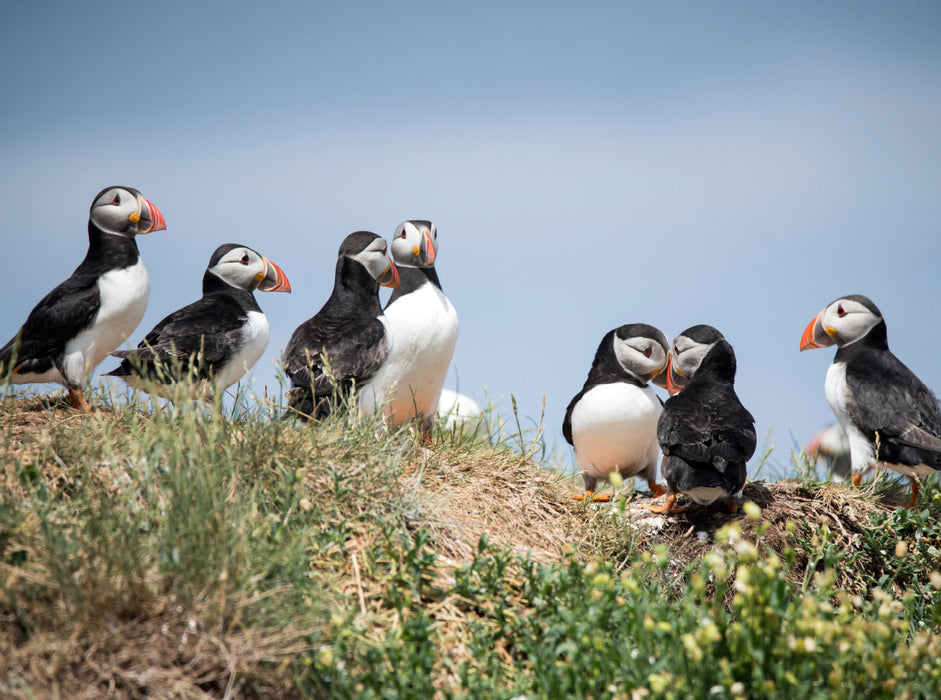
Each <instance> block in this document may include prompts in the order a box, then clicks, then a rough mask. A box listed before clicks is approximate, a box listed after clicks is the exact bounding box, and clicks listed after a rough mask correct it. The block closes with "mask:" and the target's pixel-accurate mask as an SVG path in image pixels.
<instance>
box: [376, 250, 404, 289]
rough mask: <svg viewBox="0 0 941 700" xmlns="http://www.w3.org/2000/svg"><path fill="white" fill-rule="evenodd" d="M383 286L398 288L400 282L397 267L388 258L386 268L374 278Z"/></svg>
mask: <svg viewBox="0 0 941 700" xmlns="http://www.w3.org/2000/svg"><path fill="white" fill-rule="evenodd" d="M376 281H377V282H378V283H379V284H381V285H382V286H383V287H389V288H391V289H398V288H399V285H400V284H401V280H400V279H399V268H397V267H396V266H395V263H394V262H393V261H392V259H391V258H389V267H388V268H386V271H385V272H383V273H382V274H381V275H380V276H379V279H377V280H376Z"/></svg>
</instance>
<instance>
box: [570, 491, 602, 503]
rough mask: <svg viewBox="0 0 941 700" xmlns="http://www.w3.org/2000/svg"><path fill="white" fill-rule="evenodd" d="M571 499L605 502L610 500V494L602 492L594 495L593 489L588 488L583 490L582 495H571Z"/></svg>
mask: <svg viewBox="0 0 941 700" xmlns="http://www.w3.org/2000/svg"><path fill="white" fill-rule="evenodd" d="M572 500H575V501H592V502H593V503H606V502H607V501H610V500H611V496H609V495H608V494H606V493H604V494H601V495H600V496H596V495H595V492H594V491H591V490H588V491H585V495H584V496H572Z"/></svg>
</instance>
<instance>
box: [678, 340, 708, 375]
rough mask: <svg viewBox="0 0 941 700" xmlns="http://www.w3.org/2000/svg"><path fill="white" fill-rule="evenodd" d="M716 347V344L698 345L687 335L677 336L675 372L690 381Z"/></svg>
mask: <svg viewBox="0 0 941 700" xmlns="http://www.w3.org/2000/svg"><path fill="white" fill-rule="evenodd" d="M714 345H715V343H710V344H709V345H705V344H702V343H696V342H694V341H692V340H690V339H689V338H687V337H686V336H685V335H680V336H677V337H676V340H674V341H673V371H674V372H676V373H677V374H678V375H680V377H685V378H686V379H690V378H691V377H692V376H693V375H694V374H696V370H698V369H699V365H701V364H702V361H703V358H704V357H705V356H706V355H708V354H709V351H710V350H712V348H713V346H714Z"/></svg>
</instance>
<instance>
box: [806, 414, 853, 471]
mask: <svg viewBox="0 0 941 700" xmlns="http://www.w3.org/2000/svg"><path fill="white" fill-rule="evenodd" d="M805 453H806V455H807V460H808V461H809V462H810V464H811V466H813V465H816V463H817V460H818V459H820V458H821V457H822V458H823V460H824V461H825V462H826V470H827V476H828V477H829V478H830V479H832V480H833V481H837V482H840V481H846V479H847V478H849V476H850V442H849V439H848V438H847V437H846V431H845V430H843V426H841V425H840V424H839V423H834V424H833V425H828V426H827V427H826V428H822V429H820V430H818V431H817V432H816V433H814V435H813V437H812V438H810V442H808V443H807V447H806V449H805Z"/></svg>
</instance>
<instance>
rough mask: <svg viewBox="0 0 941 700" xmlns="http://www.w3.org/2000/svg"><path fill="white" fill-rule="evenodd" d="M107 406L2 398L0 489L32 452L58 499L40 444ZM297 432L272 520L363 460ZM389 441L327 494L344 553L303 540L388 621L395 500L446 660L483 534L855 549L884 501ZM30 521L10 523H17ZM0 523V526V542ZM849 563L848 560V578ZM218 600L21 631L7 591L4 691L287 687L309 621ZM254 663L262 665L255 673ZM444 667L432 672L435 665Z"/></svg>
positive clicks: (599, 542)
mask: <svg viewBox="0 0 941 700" xmlns="http://www.w3.org/2000/svg"><path fill="white" fill-rule="evenodd" d="M119 420H124V421H127V420H134V421H138V422H140V423H141V424H143V423H144V422H146V421H147V420H148V417H147V416H141V415H137V416H136V417H133V418H130V417H128V416H127V415H122V416H118V415H114V416H112V415H111V414H109V413H108V412H107V411H101V412H99V413H97V414H96V415H94V416H91V417H89V416H83V415H81V414H78V413H76V412H75V411H73V410H72V409H71V408H70V407H69V406H68V404H67V403H65V402H64V401H62V400H58V399H54V400H52V401H49V400H47V399H29V400H23V399H20V400H16V401H14V402H9V401H8V402H6V403H5V404H4V406H3V409H2V410H0V435H5V436H7V439H6V442H5V446H4V448H3V449H4V452H3V453H2V454H0V458H2V459H3V464H2V465H0V489H2V490H3V492H4V493H5V494H6V496H7V498H16V497H17V496H18V495H19V494H23V495H25V494H26V490H25V488H26V487H25V485H24V483H23V480H22V475H21V474H19V473H18V471H17V468H16V467H15V465H16V464H19V465H25V464H35V465H39V469H40V472H41V474H40V476H39V478H41V479H42V480H43V481H44V482H45V484H46V487H47V488H48V489H49V490H50V491H54V492H56V493H57V494H59V497H60V498H63V499H68V498H69V493H70V490H71V489H74V488H80V487H81V485H80V484H76V483H74V476H73V470H72V469H71V468H70V467H69V465H68V464H67V463H66V462H65V461H63V460H62V459H60V458H59V457H58V455H57V453H56V451H55V449H54V444H55V443H56V441H57V440H59V441H61V440H62V435H63V433H64V432H68V431H70V430H73V429H74V430H76V431H78V430H79V429H81V428H84V429H89V428H90V427H91V428H94V426H95V425H103V424H106V423H109V422H110V421H119ZM96 422H97V423H96ZM125 429H133V426H125ZM239 430H240V429H239V427H238V426H237V424H234V425H233V427H232V439H233V440H238V439H241V436H240V434H239ZM311 435H312V433H311V431H310V430H308V429H304V428H297V429H292V430H290V431H288V432H287V433H286V435H285V436H284V437H283V438H282V439H281V440H282V441H281V445H280V449H282V450H290V452H291V454H292V456H293V457H294V458H296V459H297V460H299V462H301V463H304V464H306V465H308V466H307V467H305V468H304V469H303V470H300V471H302V472H303V484H304V489H305V492H306V494H307V496H306V499H301V500H300V502H299V503H298V505H297V506H296V507H293V506H292V508H294V510H292V511H291V512H287V513H285V514H284V519H285V522H286V521H287V520H288V519H289V518H290V517H293V516H294V515H295V514H296V510H297V509H301V510H304V509H310V508H316V507H321V503H319V502H318V501H319V500H322V498H323V494H327V493H330V492H331V488H332V484H331V483H330V479H331V476H330V475H329V474H328V471H329V470H325V469H323V468H322V467H323V465H326V464H329V465H331V466H332V468H334V469H335V470H336V469H338V470H340V471H342V472H343V473H344V475H345V477H346V478H347V479H349V480H351V481H352V480H354V479H355V478H356V477H357V475H358V474H359V473H360V472H362V471H363V470H366V469H368V468H369V465H368V464H367V463H366V461H363V460H360V459H359V458H352V459H351V460H350V461H347V462H345V461H344V460H345V459H346V458H345V457H344V448H343V440H342V436H341V437H340V438H338V439H337V440H336V441H334V442H330V441H329V440H328V441H325V440H323V439H315V438H312V437H311ZM406 442H407V440H406ZM403 445H404V443H403ZM406 448H407V449H406ZM400 454H401V463H400V469H398V471H396V472H395V478H394V480H389V481H388V482H386V481H377V480H375V479H374V480H373V481H372V482H368V481H367V486H366V487H365V488H368V489H369V491H370V492H369V493H368V494H364V495H363V497H362V498H361V499H360V498H356V497H355V496H354V497H348V498H345V499H344V500H343V502H342V503H337V504H333V505H331V507H335V508H336V510H335V512H334V513H333V514H331V515H328V516H327V517H325V518H324V521H323V527H324V528H330V527H335V526H340V525H341V524H343V523H349V524H350V525H349V534H348V537H347V539H346V541H345V543H343V545H342V549H343V551H342V552H340V551H339V550H337V551H327V552H323V553H321V554H320V555H317V556H322V557H323V561H322V563H321V564H318V563H317V561H315V560H314V559H312V561H311V566H312V567H313V568H314V569H315V579H314V581H315V585H320V586H324V587H327V588H330V589H331V590H333V591H335V594H336V597H337V599H338V600H346V601H351V602H352V603H351V604H352V606H354V607H355V608H356V609H358V611H359V614H358V619H359V620H360V623H361V624H362V626H363V628H364V629H365V634H366V635H368V636H372V637H374V638H378V637H379V636H381V635H382V634H385V633H386V632H387V631H388V630H390V629H394V628H395V627H396V626H397V625H398V624H399V622H400V620H399V619H398V615H397V613H396V612H395V611H393V610H391V609H390V608H389V606H388V604H387V600H388V592H389V591H388V586H389V583H388V581H387V580H386V579H385V577H384V575H383V571H381V570H380V568H379V566H378V565H377V564H376V561H377V557H376V552H377V551H378V550H380V549H381V547H382V542H381V538H382V536H383V535H382V533H381V532H380V531H379V529H378V528H375V527H370V524H369V521H370V514H371V512H372V511H371V509H375V508H376V507H377V505H376V504H377V503H378V504H382V503H386V504H387V505H388V508H390V509H393V510H394V509H396V508H398V509H400V512H401V518H402V520H403V521H404V523H405V524H406V528H407V529H410V530H413V531H414V530H418V529H422V530H424V531H426V532H429V533H430V545H431V547H432V548H433V549H434V551H435V552H436V555H437V564H436V567H435V571H436V577H435V580H434V581H433V582H432V585H431V586H430V587H429V588H428V590H426V591H425V592H424V593H423V597H422V602H423V604H424V605H425V606H427V610H428V613H429V615H430V616H432V617H433V618H434V619H435V620H436V621H437V622H438V624H439V626H440V629H441V634H442V637H443V638H444V639H446V640H450V641H451V642H452V643H453V644H454V645H455V646H454V649H453V658H454V659H460V658H462V657H463V656H464V654H465V652H464V651H463V649H462V646H461V641H460V631H461V630H462V629H463V628H464V627H465V626H466V624H467V622H468V621H469V619H471V618H472V617H476V616H479V615H480V614H481V613H480V611H475V610H471V609H468V608H467V607H466V606H465V605H464V604H463V603H462V601H461V600H457V599H455V598H454V597H453V596H448V595H447V591H448V589H449V585H450V584H451V583H452V582H453V576H452V574H453V572H454V571H455V569H456V568H457V567H460V566H462V565H464V564H467V563H468V562H470V561H471V560H472V559H473V557H474V556H475V554H476V553H477V548H478V542H479V540H480V539H481V537H483V536H485V537H486V538H487V539H488V540H489V542H490V543H491V544H495V545H497V546H498V547H501V548H506V549H508V550H510V551H512V552H515V553H518V554H521V555H526V556H528V557H529V558H531V559H532V560H535V561H538V562H541V563H546V564H551V563H553V562H557V561H561V560H563V559H564V558H565V557H567V556H568V555H569V554H570V553H571V552H572V551H573V549H574V550H575V551H576V552H578V553H580V554H582V555H584V556H585V558H586V559H587V558H588V557H592V556H596V555H597V554H598V553H599V552H601V553H603V554H604V555H606V556H609V557H613V558H617V560H619V561H622V562H623V563H624V565H625V566H627V565H629V564H630V561H631V559H632V557H633V556H634V551H635V550H636V549H637V548H640V549H650V548H653V547H655V546H657V545H667V546H669V549H670V556H671V562H672V564H671V569H673V570H674V571H675V572H676V574H677V575H682V572H683V571H684V570H685V568H686V567H687V566H688V565H690V564H693V563H694V562H696V561H697V560H698V559H700V558H702V557H703V555H704V554H706V553H707V551H708V550H709V549H710V548H711V547H712V546H713V537H714V534H715V532H716V531H717V529H719V528H720V527H721V526H722V525H724V524H726V523H728V522H730V521H732V520H735V521H738V522H739V523H740V524H741V526H742V530H743V532H744V534H745V536H746V537H748V538H749V539H753V540H760V541H761V542H763V543H764V544H765V545H766V546H768V547H769V548H771V549H773V550H775V551H777V552H778V553H779V554H782V556H783V554H784V552H785V551H786V550H787V549H788V548H789V547H792V548H793V547H794V544H795V539H794V534H793V533H794V532H796V533H797V535H798V537H799V538H800V537H803V538H807V539H808V541H809V540H811V539H812V538H813V537H814V536H815V532H816V531H817V530H819V529H820V528H821V527H822V526H823V525H824V524H826V526H827V528H828V530H829V532H830V533H831V535H832V538H833V542H834V544H835V545H836V546H838V547H843V548H846V549H847V550H853V549H854V548H858V547H859V544H860V536H861V533H862V532H864V530H865V528H866V522H867V520H868V519H869V518H870V516H871V515H872V514H873V513H875V512H877V511H887V510H888V509H889V506H887V505H884V504H882V503H880V502H879V501H878V499H876V498H874V497H873V494H872V493H871V492H869V491H854V490H850V489H848V488H846V487H843V486H834V485H820V486H809V485H804V484H801V483H796V482H779V483H764V482H754V483H750V484H748V485H747V486H746V489H745V494H744V496H745V499H746V500H749V501H752V502H754V503H756V504H757V505H759V506H760V507H761V508H762V518H761V521H757V520H753V519H750V518H748V517H746V516H744V514H743V513H742V512H739V513H738V514H736V515H730V514H728V513H726V512H724V510H723V509H722V508H721V507H718V506H716V507H701V506H695V505H691V506H690V507H689V509H688V510H687V511H686V512H685V513H682V514H677V515H671V516H666V517H664V516H660V515H656V514H653V513H650V512H649V511H646V510H644V509H642V508H641V507H640V506H641V504H642V503H652V502H653V501H652V500H651V499H647V498H642V497H638V496H636V495H635V496H634V497H633V498H631V500H629V501H628V502H627V503H626V505H625V506H624V508H623V511H622V510H621V509H619V507H618V504H617V502H616V501H615V502H614V503H611V504H580V503H576V502H574V501H573V500H572V496H573V495H575V494H578V493H580V492H581V489H580V481H579V480H576V479H573V478H570V477H563V476H560V475H559V474H557V473H554V472H550V471H548V470H546V469H544V468H543V467H542V466H541V465H539V464H536V463H534V462H532V461H530V460H527V459H525V458H522V457H520V455H519V454H518V453H514V452H513V451H512V450H511V449H509V448H506V447H505V446H496V447H483V446H476V447H474V448H473V449H468V447H467V446H466V445H457V444H452V443H449V442H448V441H447V440H444V441H442V442H441V444H437V445H434V446H433V447H431V448H425V447H419V446H418V445H417V444H413V445H411V446H409V445H405V446H404V447H403V448H402V449H401V450H400ZM93 473H94V474H95V478H96V479H100V483H101V484H102V485H106V484H108V483H115V482H116V480H120V479H126V478H128V477H127V474H126V469H125V467H118V466H117V465H113V464H101V465H98V467H97V470H96V471H95V472H93ZM370 484H371V485H370ZM379 507H382V506H381V505H380V506H379ZM759 522H762V523H764V525H763V526H762V531H761V532H760V533H759V532H757V531H756V527H758V523H759ZM789 523H791V524H790V525H789ZM0 525H2V522H0ZM34 526H35V523H30V522H23V523H20V524H18V525H17V528H22V529H30V528H33V527H34ZM2 535H3V531H2V529H0V545H2V544H3V542H2ZM25 546H26V547H27V548H28V547H29V546H30V545H29V544H27V545H25ZM0 554H2V546H0ZM26 554H27V556H28V557H29V558H30V559H31V560H32V559H38V558H39V557H36V556H34V553H33V552H29V551H27V552H26ZM312 556H313V555H312ZM794 563H795V567H794V569H793V572H792V574H791V578H792V580H794V581H799V580H801V579H802V578H803V577H804V576H805V574H806V570H807V568H808V567H809V566H812V565H813V562H810V561H809V560H808V556H807V554H806V552H804V551H803V550H802V549H801V547H800V546H799V544H798V546H797V547H796V550H795V559H794ZM25 571H26V570H24V569H22V568H20V567H17V566H11V565H9V564H7V563H6V562H0V578H4V579H6V583H5V584H4V586H3V587H0V595H2V594H3V593H4V591H5V590H13V589H15V588H16V585H17V582H16V577H18V576H20V577H22V576H32V577H35V578H37V580H34V581H32V582H31V583H32V584H37V583H38V584H42V583H43V582H42V581H41V580H39V579H42V577H43V576H44V575H45V573H46V572H43V571H42V570H38V569H35V568H34V569H30V570H29V571H28V573H26V572H25ZM851 575H852V572H848V573H847V580H849V577H851ZM508 576H511V577H512V576H513V572H509V573H508ZM39 588H40V589H41V588H42V585H39ZM35 589H36V586H35V585H34V586H33V590H35ZM252 595H257V594H252ZM4 597H5V596H4ZM246 602H247V601H246ZM20 604H22V605H28V604H34V605H37V606H42V605H45V606H46V607H47V608H48V610H49V611H55V610H56V606H57V605H61V602H58V601H57V595H56V592H55V590H54V589H53V588H52V584H51V579H50V583H49V589H48V590H47V595H46V596H45V599H33V600H28V601H21V602H20ZM217 605H220V603H219V601H218V600H215V599H212V598H211V597H207V598H206V599H204V600H196V601H192V600H189V601H184V600H182V599H178V598H177V597H176V595H175V594H174V593H173V592H172V591H166V592H164V593H163V594H156V595H150V594H148V595H142V596H141V598H140V600H137V601H135V603H134V605H132V606H129V607H128V609H127V610H125V611H124V612H123V613H122V614H119V615H114V616H105V617H94V616H92V617H87V616H86V617H85V618H83V619H82V620H81V622H79V623H77V624H74V623H72V624H69V625H65V626H63V625H57V624H56V623H55V620H53V619H50V616H51V615H52V613H51V612H49V613H46V615H45V620H46V624H45V625H44V626H43V628H42V629H30V630H27V629H25V628H24V627H23V626H22V624H21V623H20V622H19V616H17V615H16V614H14V611H13V609H12V608H11V607H10V606H7V605H5V606H3V608H2V610H3V612H0V658H3V659H4V660H5V662H6V667H7V671H6V673H7V678H8V679H16V680H15V681H13V682H12V684H11V685H10V686H9V687H10V688H11V689H12V690H13V691H14V692H16V689H17V688H21V689H22V694H23V696H24V697H27V696H29V693H28V692H27V690H26V689H27V688H29V689H32V691H35V690H36V689H39V688H42V689H45V690H47V691H48V697H77V698H80V697H104V696H107V697H119V698H123V697H127V698H135V697H182V698H203V697H255V696H261V697H274V696H277V697H290V696H293V695H296V694H297V693H298V692H299V691H298V690H297V689H296V688H295V687H293V686H292V685H291V681H290V678H291V672H292V669H291V665H292V663H294V661H295V660H296V658H297V657H298V656H299V655H301V654H303V653H308V652H310V642H309V637H308V630H300V629H291V628H280V629H274V630H267V631H265V630H260V629H258V628H246V627H243V626H240V625H239V624H237V621H238V617H239V616H238V615H235V616H234V620H233V617H232V616H231V615H229V616H228V617H227V618H226V619H227V620H228V622H227V623H225V624H218V623H216V622H204V620H210V619H211V618H212V615H211V614H210V608H212V607H213V606H217ZM235 605H236V606H238V605H239V603H238V602H236V603H235ZM63 612H66V611H63ZM34 617H36V618H43V617H44V616H43V615H38V616H34ZM496 653H503V654H507V662H508V663H510V662H511V661H512V660H511V658H510V657H509V655H508V652H507V651H506V650H505V649H504V650H502V652H501V650H499V649H498V650H497V652H496ZM259 668H264V669H266V670H265V672H264V673H260V672H259ZM446 677H447V672H446V671H445V672H443V673H442V678H446ZM0 678H2V676H0ZM0 688H2V685H0Z"/></svg>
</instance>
